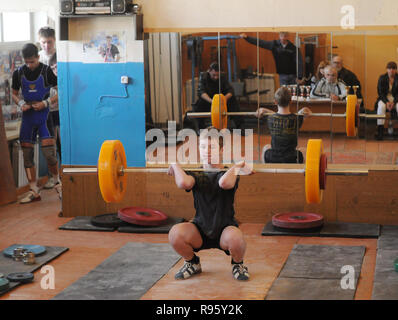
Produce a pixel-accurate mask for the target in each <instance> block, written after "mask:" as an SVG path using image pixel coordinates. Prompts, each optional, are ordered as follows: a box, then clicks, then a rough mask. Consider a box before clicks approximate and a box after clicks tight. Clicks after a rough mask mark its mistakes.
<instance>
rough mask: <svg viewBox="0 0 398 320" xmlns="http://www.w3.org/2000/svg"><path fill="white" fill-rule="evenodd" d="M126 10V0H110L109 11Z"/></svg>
mask: <svg viewBox="0 0 398 320" xmlns="http://www.w3.org/2000/svg"><path fill="white" fill-rule="evenodd" d="M125 12H126V1H125V0H112V2H111V13H112V14H118V13H125Z"/></svg>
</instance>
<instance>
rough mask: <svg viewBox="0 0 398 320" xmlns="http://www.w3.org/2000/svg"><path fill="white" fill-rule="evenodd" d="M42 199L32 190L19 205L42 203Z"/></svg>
mask: <svg viewBox="0 0 398 320" xmlns="http://www.w3.org/2000/svg"><path fill="white" fill-rule="evenodd" d="M40 200H41V197H40V194H39V193H36V192H34V191H33V190H30V191H29V192H28V193H27V194H26V195H25V197H24V198H22V199H21V200H20V201H19V203H21V204H25V203H30V202H35V201H40Z"/></svg>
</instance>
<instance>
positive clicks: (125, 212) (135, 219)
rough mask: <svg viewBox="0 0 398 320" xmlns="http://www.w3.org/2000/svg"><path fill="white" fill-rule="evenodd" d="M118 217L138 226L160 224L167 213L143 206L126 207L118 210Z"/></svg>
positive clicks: (164, 220)
mask: <svg viewBox="0 0 398 320" xmlns="http://www.w3.org/2000/svg"><path fill="white" fill-rule="evenodd" d="M118 217H119V218H120V219H121V220H123V221H125V222H128V223H131V224H136V225H140V226H160V225H162V224H164V223H165V222H166V220H167V215H166V214H165V213H163V212H161V211H159V210H155V209H150V208H143V207H127V208H123V209H120V210H119V211H118Z"/></svg>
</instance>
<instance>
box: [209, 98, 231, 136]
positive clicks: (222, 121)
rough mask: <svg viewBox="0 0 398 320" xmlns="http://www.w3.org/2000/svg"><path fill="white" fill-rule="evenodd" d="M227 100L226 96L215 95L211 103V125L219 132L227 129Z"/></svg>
mask: <svg viewBox="0 0 398 320" xmlns="http://www.w3.org/2000/svg"><path fill="white" fill-rule="evenodd" d="M227 112H228V110H227V100H226V99H225V96H224V95H223V94H222V93H220V94H215V95H214V97H213V101H212V103H211V124H212V126H213V127H215V128H217V129H218V130H221V129H225V128H227V124H228V116H227Z"/></svg>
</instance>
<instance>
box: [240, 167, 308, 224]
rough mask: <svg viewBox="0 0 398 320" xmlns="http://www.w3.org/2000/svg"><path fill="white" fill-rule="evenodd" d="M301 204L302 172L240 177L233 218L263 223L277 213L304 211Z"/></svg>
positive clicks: (303, 198)
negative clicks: (234, 216)
mask: <svg viewBox="0 0 398 320" xmlns="http://www.w3.org/2000/svg"><path fill="white" fill-rule="evenodd" d="M304 203H305V193H304V176H303V175H301V174H262V173H256V174H254V175H252V176H250V177H243V176H242V177H241V180H240V182H239V187H238V191H237V193H236V195H235V211H236V217H237V219H238V220H239V221H241V222H248V221H250V222H253V223H265V222H267V221H269V220H270V219H271V217H272V216H273V215H274V214H276V213H280V212H286V211H287V212H289V211H303V207H304Z"/></svg>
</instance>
